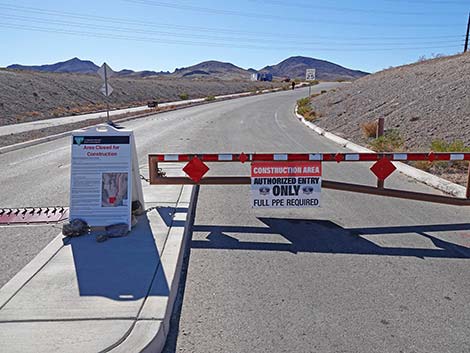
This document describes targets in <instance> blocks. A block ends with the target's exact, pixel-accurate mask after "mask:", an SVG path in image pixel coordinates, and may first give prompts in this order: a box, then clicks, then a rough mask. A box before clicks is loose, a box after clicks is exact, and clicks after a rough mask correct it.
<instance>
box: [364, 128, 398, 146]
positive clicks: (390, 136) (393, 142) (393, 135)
mask: <svg viewBox="0 0 470 353" xmlns="http://www.w3.org/2000/svg"><path fill="white" fill-rule="evenodd" d="M369 145H370V147H371V148H372V149H373V150H374V151H376V152H398V151H403V149H404V147H405V141H404V140H403V137H401V136H400V132H399V131H398V130H395V129H392V130H387V131H386V132H385V133H384V134H383V136H380V137H378V138H376V139H374V140H372V141H371V142H369Z"/></svg>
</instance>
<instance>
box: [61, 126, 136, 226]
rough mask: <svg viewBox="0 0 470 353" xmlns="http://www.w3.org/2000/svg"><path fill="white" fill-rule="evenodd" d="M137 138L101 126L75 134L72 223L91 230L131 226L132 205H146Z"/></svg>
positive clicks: (71, 185) (72, 170)
mask: <svg viewBox="0 0 470 353" xmlns="http://www.w3.org/2000/svg"><path fill="white" fill-rule="evenodd" d="M138 170H139V166H138V160H137V155H136V148H135V142H134V135H133V132H132V131H131V130H124V129H119V130H118V129H115V128H113V127H111V126H109V125H106V124H102V125H97V126H94V127H91V128H88V129H83V130H77V131H74V132H73V133H72V163H71V179H70V219H71V220H74V219H82V220H84V221H85V222H87V223H88V225H89V226H91V227H98V226H99V227H101V226H109V225H112V224H117V223H125V224H127V225H128V226H129V230H130V229H131V226H132V218H131V217H132V202H133V201H140V203H141V205H144V202H143V193H142V184H141V182H140V179H139V174H138Z"/></svg>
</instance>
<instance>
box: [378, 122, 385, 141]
mask: <svg viewBox="0 0 470 353" xmlns="http://www.w3.org/2000/svg"><path fill="white" fill-rule="evenodd" d="M384 126H385V119H384V118H378V119H377V133H376V137H380V136H383V134H384Z"/></svg>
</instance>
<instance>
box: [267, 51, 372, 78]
mask: <svg viewBox="0 0 470 353" xmlns="http://www.w3.org/2000/svg"><path fill="white" fill-rule="evenodd" d="M306 69H316V73H317V79H318V80H325V81H335V80H345V81H350V80H355V79H357V78H360V77H363V76H366V75H367V72H363V71H358V70H351V69H347V68H345V67H342V66H340V65H337V64H334V63H331V62H329V61H325V60H318V59H314V58H307V57H304V56H293V57H290V58H288V59H286V60H284V61H281V62H280V63H279V64H277V65H273V66H266V67H265V68H263V69H261V70H260V71H261V72H267V73H270V74H272V75H273V76H278V77H290V78H305V70H306Z"/></svg>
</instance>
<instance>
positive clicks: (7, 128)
mask: <svg viewBox="0 0 470 353" xmlns="http://www.w3.org/2000/svg"><path fill="white" fill-rule="evenodd" d="M269 91H270V90H264V91H262V92H263V93H266V92H269ZM251 94H252V93H251V92H244V93H235V94H226V95H223V96H216V97H215V98H216V100H217V99H218V100H223V99H230V98H237V97H245V96H249V95H251ZM205 100H206V99H205V98H197V99H188V100H183V101H176V102H166V103H160V104H158V106H159V107H160V108H165V107H178V106H181V105H185V104H194V103H201V102H204V101H205ZM147 109H149V108H148V107H147V106H146V105H144V106H140V107H133V108H126V109H118V110H111V111H110V112H109V115H110V117H111V118H112V117H114V116H116V115H120V114H125V113H139V112H142V111H144V110H147ZM104 117H106V111H103V112H98V113H89V114H81V115H73V116H64V117H61V118H52V119H43V120H36V121H31V122H27V123H19V124H11V125H4V126H0V136H4V135H11V134H18V133H21V132H26V131H32V130H38V129H45V128H49V127H55V126H61V125H66V124H72V123H77V122H81V121H85V120H90V119H98V118H104Z"/></svg>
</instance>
